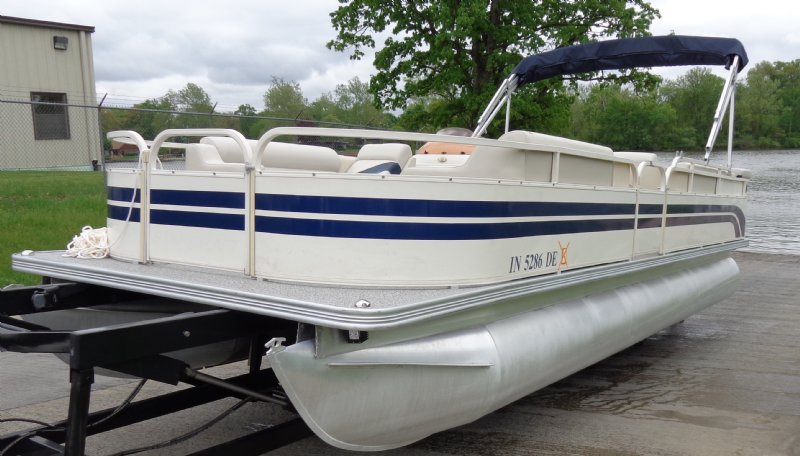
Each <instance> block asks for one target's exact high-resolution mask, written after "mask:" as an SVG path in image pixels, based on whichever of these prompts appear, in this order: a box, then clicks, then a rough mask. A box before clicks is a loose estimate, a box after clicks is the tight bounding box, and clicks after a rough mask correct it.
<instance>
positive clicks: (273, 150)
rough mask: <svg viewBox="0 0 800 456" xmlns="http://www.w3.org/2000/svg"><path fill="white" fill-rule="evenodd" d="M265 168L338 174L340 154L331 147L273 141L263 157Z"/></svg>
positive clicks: (262, 163) (268, 145)
mask: <svg viewBox="0 0 800 456" xmlns="http://www.w3.org/2000/svg"><path fill="white" fill-rule="evenodd" d="M261 165H262V166H264V167H265V168H279V169H302V170H308V171H330V172H334V173H335V172H338V171H339V167H340V166H341V165H340V160H339V154H337V153H336V151H335V150H333V149H331V148H330V147H320V146H307V145H304V144H290V143H282V142H276V141H272V142H270V143H269V144H267V149H266V150H265V151H264V155H263V156H262V157H261Z"/></svg>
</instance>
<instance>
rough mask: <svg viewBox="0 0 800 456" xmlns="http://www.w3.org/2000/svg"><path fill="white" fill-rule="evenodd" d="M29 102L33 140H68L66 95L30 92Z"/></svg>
mask: <svg viewBox="0 0 800 456" xmlns="http://www.w3.org/2000/svg"><path fill="white" fill-rule="evenodd" d="M31 102H32V104H31V109H32V110H33V137H34V138H35V139H69V110H68V109H67V94H66V93H46V92H31ZM50 103H58V104H50Z"/></svg>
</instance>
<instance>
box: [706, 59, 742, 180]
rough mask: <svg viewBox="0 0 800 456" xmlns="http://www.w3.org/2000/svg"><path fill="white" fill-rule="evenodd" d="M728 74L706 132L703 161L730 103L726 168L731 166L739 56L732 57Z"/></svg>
mask: <svg viewBox="0 0 800 456" xmlns="http://www.w3.org/2000/svg"><path fill="white" fill-rule="evenodd" d="M730 69H731V70H730V74H729V75H728V79H726V80H725V85H724V86H723V87H722V94H721V95H720V97H719V103H717V110H716V111H714V123H713V124H712V125H711V132H710V133H709V134H708V141H707V142H706V155H705V161H706V163H708V160H709V158H710V156H711V150H712V149H713V148H714V142H715V141H716V140H717V135H718V134H719V129H720V127H721V126H722V117H723V116H724V115H725V108H727V107H728V105H730V113H729V114H728V168H730V167H731V166H733V160H732V151H733V118H734V106H735V101H734V97H735V95H736V76H737V75H738V74H739V56H738V55H736V56H734V57H733V61H732V62H731V66H730Z"/></svg>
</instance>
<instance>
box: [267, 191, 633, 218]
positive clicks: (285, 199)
mask: <svg viewBox="0 0 800 456" xmlns="http://www.w3.org/2000/svg"><path fill="white" fill-rule="evenodd" d="M255 205H256V209H259V210H264V211H277V212H305V213H311V214H342V215H382V216H394V217H474V218H488V217H557V216H571V215H634V211H635V208H636V206H635V205H634V204H622V203H560V202H538V201H537V202H534V201H457V200H456V201H443V200H418V199H396V198H391V199H388V198H351V197H343V196H316V195H313V196H311V195H280V194H264V193H258V194H256V201H255Z"/></svg>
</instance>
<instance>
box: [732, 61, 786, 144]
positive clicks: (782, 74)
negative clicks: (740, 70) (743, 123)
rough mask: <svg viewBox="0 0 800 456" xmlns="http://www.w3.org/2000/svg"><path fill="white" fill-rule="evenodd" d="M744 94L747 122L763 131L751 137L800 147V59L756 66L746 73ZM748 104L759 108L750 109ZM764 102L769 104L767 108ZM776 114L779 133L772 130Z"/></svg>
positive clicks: (763, 63) (762, 63)
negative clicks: (769, 137) (777, 138)
mask: <svg viewBox="0 0 800 456" xmlns="http://www.w3.org/2000/svg"><path fill="white" fill-rule="evenodd" d="M743 92H744V93H743V94H742V97H741V98H742V99H743V100H742V102H743V103H746V104H745V105H744V106H743V108H744V112H743V114H745V115H750V116H751V118H750V119H748V120H750V121H758V122H759V124H762V125H758V126H756V129H757V130H765V131H763V132H757V133H754V134H756V135H759V136H761V137H764V138H765V139H766V138H767V137H768V136H767V135H771V136H772V137H773V138H776V137H780V143H781V144H780V145H781V146H782V147H787V148H798V147H800V60H794V61H792V62H774V63H771V62H761V63H759V64H757V65H755V66H754V67H753V68H752V69H751V70H750V72H748V73H747V84H746V88H745V89H744V90H743ZM773 95H774V96H773ZM763 97H766V98H763ZM776 98H777V99H776ZM751 101H752V102H753V103H756V104H757V105H759V106H749V103H750V102H751ZM767 103H770V105H769V106H767ZM778 107H780V109H777V108H778ZM751 108H752V109H751ZM776 110H778V111H779V112H777V113H776V112H775V111H776ZM756 111H760V112H756ZM776 114H777V116H778V119H777V121H778V126H777V128H778V129H779V131H778V132H776V131H774V130H775V125H774V122H775V118H774V116H775V115H776ZM760 116H763V117H760ZM770 130H773V131H770ZM767 142H768V141H767ZM755 143H760V144H761V146H760V147H764V146H765V141H764V140H762V141H755Z"/></svg>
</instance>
